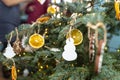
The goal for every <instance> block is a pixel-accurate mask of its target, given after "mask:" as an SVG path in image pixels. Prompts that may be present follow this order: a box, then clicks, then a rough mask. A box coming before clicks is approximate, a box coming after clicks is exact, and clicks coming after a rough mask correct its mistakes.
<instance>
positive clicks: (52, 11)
mask: <svg viewBox="0 0 120 80" xmlns="http://www.w3.org/2000/svg"><path fill="white" fill-rule="evenodd" d="M56 12H57V10H56V7H54V6H53V5H51V6H49V7H48V8H47V13H50V14H55V13H56Z"/></svg>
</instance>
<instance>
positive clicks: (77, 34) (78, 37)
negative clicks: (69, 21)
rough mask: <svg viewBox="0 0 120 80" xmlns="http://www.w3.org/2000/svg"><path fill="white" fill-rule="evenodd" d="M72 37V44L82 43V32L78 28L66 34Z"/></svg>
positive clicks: (67, 36)
mask: <svg viewBox="0 0 120 80" xmlns="http://www.w3.org/2000/svg"><path fill="white" fill-rule="evenodd" d="M69 37H71V38H73V40H74V45H79V44H81V43H82V41H83V34H82V32H81V31H80V30H78V29H73V30H71V31H70V32H69V33H68V34H67V35H66V38H69Z"/></svg>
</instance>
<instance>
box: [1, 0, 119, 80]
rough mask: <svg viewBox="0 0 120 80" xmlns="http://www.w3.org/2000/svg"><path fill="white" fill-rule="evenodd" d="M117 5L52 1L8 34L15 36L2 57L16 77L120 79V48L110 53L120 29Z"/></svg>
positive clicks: (24, 79)
mask: <svg viewBox="0 0 120 80" xmlns="http://www.w3.org/2000/svg"><path fill="white" fill-rule="evenodd" d="M119 4H120V2H119V1H117V0H116V1H107V0H106V1H103V0H86V1H82V0H81V1H76V2H72V3H68V2H63V3H59V4H56V3H53V4H51V5H50V6H49V7H48V10H47V12H48V13H47V14H45V15H44V16H42V17H40V18H38V19H37V20H36V22H34V23H33V24H31V25H30V24H21V25H20V26H19V27H18V28H16V29H15V30H14V31H12V32H11V33H10V34H8V35H7V39H8V42H9V41H10V40H11V38H13V37H16V40H15V42H14V44H13V46H11V45H10V44H9V43H8V46H7V48H6V49H5V51H4V52H3V54H1V55H0V57H1V58H0V61H1V62H2V63H3V65H5V66H6V67H7V68H8V69H11V68H12V70H11V71H12V76H11V77H12V79H13V80H16V77H17V80H29V79H30V80H119V79H120V76H119V75H120V68H119V67H120V63H119V59H120V58H119V50H118V52H115V53H111V52H109V46H108V43H109V40H110V38H111V36H112V35H114V34H118V33H117V31H119V29H120V28H119V24H120V21H119V19H120V18H119ZM114 5H115V7H114ZM107 33H110V34H111V35H109V36H108V35H107ZM15 69H16V70H15ZM16 72H17V75H16Z"/></svg>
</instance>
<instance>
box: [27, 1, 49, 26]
mask: <svg viewBox="0 0 120 80" xmlns="http://www.w3.org/2000/svg"><path fill="white" fill-rule="evenodd" d="M42 1H43V2H42V3H41V2H40V1H39V0H33V1H32V2H30V3H29V4H28V5H27V6H26V10H25V13H26V14H27V15H28V18H27V21H26V22H27V23H29V24H32V22H35V21H36V19H37V18H39V17H40V16H42V15H44V14H46V12H47V8H48V5H49V3H50V0H42Z"/></svg>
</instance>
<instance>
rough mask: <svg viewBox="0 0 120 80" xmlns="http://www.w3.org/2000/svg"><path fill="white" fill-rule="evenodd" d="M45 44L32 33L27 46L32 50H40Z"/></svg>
mask: <svg viewBox="0 0 120 80" xmlns="http://www.w3.org/2000/svg"><path fill="white" fill-rule="evenodd" d="M44 43H45V40H44V37H43V36H42V35H40V34H38V33H34V34H33V35H31V36H30V38H29V45H30V46H31V47H32V48H35V49H38V48H41V47H42V46H43V45H44Z"/></svg>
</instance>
